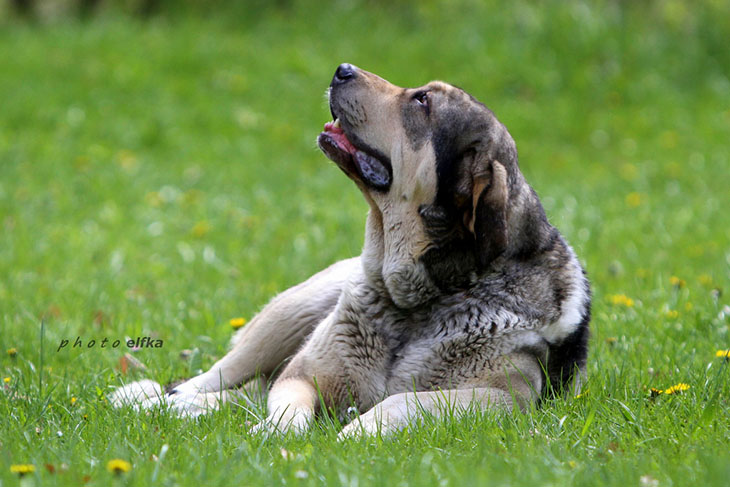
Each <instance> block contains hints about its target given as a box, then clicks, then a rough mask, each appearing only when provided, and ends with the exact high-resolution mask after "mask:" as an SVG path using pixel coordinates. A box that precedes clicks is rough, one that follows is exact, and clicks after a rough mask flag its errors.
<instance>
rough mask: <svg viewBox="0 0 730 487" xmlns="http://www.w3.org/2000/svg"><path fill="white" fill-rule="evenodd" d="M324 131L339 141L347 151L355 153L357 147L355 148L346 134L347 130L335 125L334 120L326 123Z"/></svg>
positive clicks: (340, 145) (341, 146)
mask: <svg viewBox="0 0 730 487" xmlns="http://www.w3.org/2000/svg"><path fill="white" fill-rule="evenodd" d="M324 131H325V132H327V133H328V134H329V135H330V137H332V138H333V139H334V141H335V143H337V145H338V146H339V147H340V149H342V150H344V151H345V152H349V153H350V154H352V155H355V152H357V149H355V146H354V145H352V144H351V143H350V141H349V140H348V139H347V136H346V135H345V132H344V131H343V130H342V129H341V128H339V127H335V126H333V125H332V122H328V123H326V124H325V125H324Z"/></svg>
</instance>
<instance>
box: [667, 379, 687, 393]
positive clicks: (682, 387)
mask: <svg viewBox="0 0 730 487" xmlns="http://www.w3.org/2000/svg"><path fill="white" fill-rule="evenodd" d="M687 389H689V384H685V383H684V382H680V383H679V384H677V385H674V386H672V387H670V388H669V389H667V390H665V391H664V394H679V393H680V392H684V391H686V390H687Z"/></svg>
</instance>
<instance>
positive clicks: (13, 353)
mask: <svg viewBox="0 0 730 487" xmlns="http://www.w3.org/2000/svg"><path fill="white" fill-rule="evenodd" d="M8 355H10V357H11V358H13V357H15V356H16V355H18V350H17V349H16V348H8Z"/></svg>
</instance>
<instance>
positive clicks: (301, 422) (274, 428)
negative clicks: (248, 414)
mask: <svg viewBox="0 0 730 487" xmlns="http://www.w3.org/2000/svg"><path fill="white" fill-rule="evenodd" d="M311 422H312V414H311V411H309V410H303V409H298V410H293V411H291V412H289V411H286V412H284V414H271V415H269V416H268V417H267V418H266V419H264V420H263V421H261V422H260V423H259V424H257V425H255V426H254V427H252V428H251V429H250V432H251V433H253V434H282V435H283V434H286V433H288V432H292V433H294V434H302V433H304V432H306V431H307V430H308V429H309V427H310V425H311Z"/></svg>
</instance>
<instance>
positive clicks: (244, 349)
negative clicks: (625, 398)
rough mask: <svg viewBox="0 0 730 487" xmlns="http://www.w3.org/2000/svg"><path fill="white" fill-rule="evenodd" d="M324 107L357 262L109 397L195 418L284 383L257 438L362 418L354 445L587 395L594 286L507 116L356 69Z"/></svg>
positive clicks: (453, 91)
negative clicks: (187, 374)
mask: <svg viewBox="0 0 730 487" xmlns="http://www.w3.org/2000/svg"><path fill="white" fill-rule="evenodd" d="M329 102H330V109H331V112H332V116H333V117H334V121H333V122H330V123H327V124H326V125H325V128H324V132H322V133H321V134H320V135H319V139H318V143H319V147H320V148H321V149H322V151H323V152H324V153H325V154H326V155H327V157H329V158H330V159H332V160H333V161H334V162H335V163H336V164H337V165H338V166H339V167H340V169H342V171H344V173H345V174H347V176H349V177H350V178H351V179H352V180H353V181H354V182H355V184H356V185H357V186H358V188H359V189H360V190H361V191H362V194H363V195H364V196H365V199H366V200H367V202H368V204H369V205H370V211H369V213H368V217H367V223H366V227H365V244H364V248H363V251H362V254H361V255H360V257H358V258H354V259H350V260H346V261H342V262H338V263H336V264H334V265H332V266H331V267H329V268H327V269H325V270H324V271H322V272H320V273H319V274H316V275H315V276H313V277H312V278H310V279H309V280H308V281H306V282H304V283H302V284H299V285H298V286H295V287H293V288H291V289H289V290H287V291H285V292H283V293H282V294H280V295H279V296H277V297H276V298H274V299H273V300H272V301H271V303H269V304H268V305H267V306H266V307H265V308H264V309H263V310H262V311H261V312H260V313H259V314H258V315H257V316H256V317H255V318H254V319H253V320H252V321H251V323H250V324H248V325H247V326H246V327H245V328H243V329H242V330H240V331H239V332H238V335H237V337H236V340H235V345H234V347H233V349H232V350H231V351H230V352H229V353H228V354H227V355H226V356H225V357H223V358H222V359H221V360H219V361H218V362H217V363H216V364H215V365H213V367H212V368H211V369H210V370H208V371H207V372H205V373H203V374H201V375H199V376H197V377H194V378H192V379H190V380H188V381H186V382H183V383H182V384H180V385H178V386H176V387H174V388H173V389H172V390H170V391H168V392H167V393H166V394H165V393H163V390H162V388H161V387H160V386H159V385H158V384H157V383H155V382H152V381H141V382H137V383H133V384H129V385H127V386H125V387H123V388H120V389H117V390H116V391H115V392H114V393H113V394H112V402H113V403H114V404H122V403H127V402H136V403H137V406H138V407H139V406H141V407H152V406H154V405H156V404H158V403H160V402H164V403H166V404H168V405H169V406H171V407H172V408H173V409H175V410H177V411H180V412H182V413H184V414H189V415H197V414H200V413H202V412H205V411H207V410H210V409H213V408H216V407H217V406H218V405H219V404H220V403H221V402H223V401H226V400H230V399H232V398H234V397H237V395H236V394H237V392H236V391H239V389H236V388H235V387H236V386H239V385H241V384H243V383H245V382H246V381H249V380H251V379H252V378H254V377H255V376H257V375H258V374H260V376H262V377H264V378H267V379H268V380H273V385H272V386H271V389H270V391H269V394H268V418H267V419H266V421H264V422H263V423H262V426H260V427H264V428H267V427H268V428H276V429H278V430H282V431H285V430H289V429H293V430H296V431H301V430H305V429H306V428H307V427H309V426H310V425H311V422H312V420H313V419H314V417H315V415H316V414H317V412H318V411H319V410H321V409H322V408H323V407H326V408H328V409H334V410H335V411H338V412H340V413H342V412H344V411H347V410H350V411H352V409H351V408H352V407H355V408H356V409H357V411H358V412H359V413H360V414H359V415H357V416H356V418H355V419H354V420H352V422H350V424H348V425H347V426H346V427H345V429H344V430H343V432H342V434H343V435H349V434H359V433H363V432H365V433H373V432H376V431H382V432H386V433H387V432H391V431H395V430H397V429H399V428H402V427H403V426H405V425H406V424H408V422H409V421H411V420H413V419H415V418H417V417H419V415H422V414H424V412H427V413H431V414H435V415H439V414H441V413H442V412H443V411H444V410H445V408H444V406H448V409H450V410H451V411H453V410H457V411H459V410H463V409H466V408H467V407H473V406H476V407H478V408H481V409H486V408H511V407H513V405H514V404H517V405H518V406H519V407H524V406H525V405H528V404H529V402H530V401H536V400H538V399H539V398H540V397H541V395H543V394H545V393H546V391H548V390H560V389H564V388H567V387H568V386H569V384H571V381H572V383H573V384H577V383H578V382H579V380H580V376H581V375H582V371H583V370H584V367H585V360H586V354H587V340H588V322H589V319H590V289H589V285H588V281H587V280H586V278H585V275H584V272H583V269H582V268H581V265H580V263H579V262H578V260H577V258H576V256H575V254H574V253H573V250H572V249H571V248H570V246H569V245H568V244H567V243H566V242H565V240H563V238H562V237H561V235H560V233H559V232H558V231H557V230H556V229H555V228H554V227H552V226H551V225H550V224H549V223H548V221H547V219H546V216H545V212H544V211H543V208H542V206H541V204H540V201H539V200H538V197H537V195H536V194H535V192H534V190H533V189H532V188H531V187H530V186H529V185H528V184H527V182H526V181H525V179H524V177H523V175H522V173H521V172H520V169H519V167H518V164H517V151H516V148H515V143H514V141H513V140H512V137H511V136H510V134H509V133H508V132H507V129H506V128H505V127H504V126H503V125H502V124H501V123H500V122H499V121H498V120H497V118H496V117H495V116H494V114H493V113H492V112H491V111H490V110H489V109H487V108H486V107H485V106H484V105H482V104H481V103H479V102H478V101H477V100H476V99H474V98H473V97H472V96H470V95H469V94H467V93H465V92H464V91H462V90H461V89H458V88H456V87H454V86H451V85H448V84H446V83H442V82H438V81H435V82H431V83H429V84H427V85H426V86H423V87H421V88H415V89H404V88H400V87H397V86H394V85H392V84H390V83H389V82H387V81H385V80H384V79H382V78H380V77H378V76H376V75H374V74H372V73H368V72H366V71H363V70H361V69H358V68H356V67H355V66H352V65H349V64H343V65H341V66H339V67H338V68H337V71H336V72H335V75H334V78H333V79H332V83H331V85H330V90H329ZM288 359H290V360H289V361H288V363H286V365H282V364H283V363H285V362H286V361H287V360H288Z"/></svg>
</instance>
